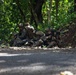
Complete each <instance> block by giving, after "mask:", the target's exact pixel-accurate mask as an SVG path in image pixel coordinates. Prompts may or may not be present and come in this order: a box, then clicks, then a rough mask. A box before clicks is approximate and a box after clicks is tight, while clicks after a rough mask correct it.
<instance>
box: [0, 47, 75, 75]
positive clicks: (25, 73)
mask: <svg viewBox="0 0 76 75" xmlns="http://www.w3.org/2000/svg"><path fill="white" fill-rule="evenodd" d="M75 50H76V49H48V50H47V49H45V50H41V49H37V50H33V49H32V50H31V51H30V50H25V49H23V50H19V49H16V50H13V49H7V48H6V49H4V48H3V49H0V75H59V73H60V72H61V71H64V70H69V71H72V72H73V73H74V75H76V52H75Z"/></svg>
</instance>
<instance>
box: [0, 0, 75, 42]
mask: <svg viewBox="0 0 76 75" xmlns="http://www.w3.org/2000/svg"><path fill="white" fill-rule="evenodd" d="M75 18H76V1H75V0H0V41H2V40H4V41H9V40H10V39H11V35H12V34H14V33H15V32H17V30H18V29H17V25H18V24H19V23H20V22H23V23H26V22H30V24H31V25H33V26H34V27H35V29H38V30H42V31H43V30H44V29H45V28H47V27H51V28H54V29H59V28H64V27H66V26H67V25H68V23H69V22H71V21H73V20H74V19H75Z"/></svg>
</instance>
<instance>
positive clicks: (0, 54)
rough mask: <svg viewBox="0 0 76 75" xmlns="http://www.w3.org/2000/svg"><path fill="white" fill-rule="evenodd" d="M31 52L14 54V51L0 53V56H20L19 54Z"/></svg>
mask: <svg viewBox="0 0 76 75" xmlns="http://www.w3.org/2000/svg"><path fill="white" fill-rule="evenodd" d="M31 54H32V53H27V54H25V53H19V54H16V53H15V54H14V53H12V54H11V53H0V56H2V57H4V56H20V55H31Z"/></svg>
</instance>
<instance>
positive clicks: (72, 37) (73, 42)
mask: <svg viewBox="0 0 76 75" xmlns="http://www.w3.org/2000/svg"><path fill="white" fill-rule="evenodd" d="M62 31H66V32H65V33H64V34H63V35H62V37H61V39H62V42H63V46H64V47H66V46H71V47H76V20H75V21H73V22H70V23H69V24H68V26H67V27H66V28H65V29H64V30H62Z"/></svg>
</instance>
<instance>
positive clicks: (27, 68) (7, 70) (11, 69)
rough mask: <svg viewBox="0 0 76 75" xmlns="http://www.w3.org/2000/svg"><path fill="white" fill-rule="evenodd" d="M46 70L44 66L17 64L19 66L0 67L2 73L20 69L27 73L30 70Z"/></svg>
mask: <svg viewBox="0 0 76 75" xmlns="http://www.w3.org/2000/svg"><path fill="white" fill-rule="evenodd" d="M44 70H46V66H27V67H26V66H24V67H22V66H19V67H12V68H4V69H0V73H4V72H11V73H13V72H20V71H23V72H24V71H25V72H27V73H31V72H37V71H44Z"/></svg>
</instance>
